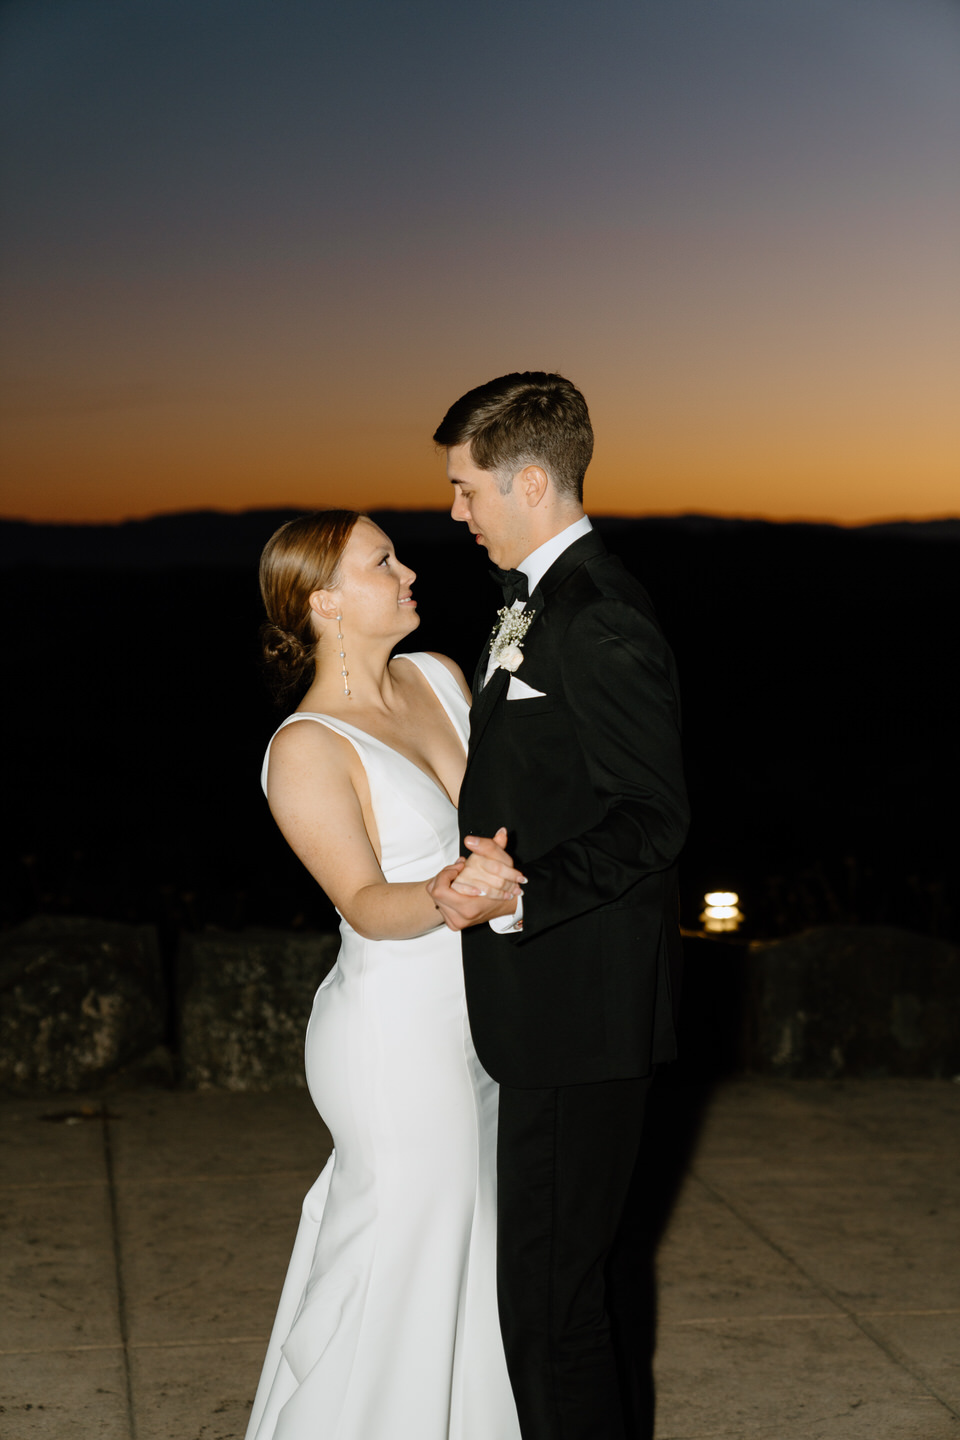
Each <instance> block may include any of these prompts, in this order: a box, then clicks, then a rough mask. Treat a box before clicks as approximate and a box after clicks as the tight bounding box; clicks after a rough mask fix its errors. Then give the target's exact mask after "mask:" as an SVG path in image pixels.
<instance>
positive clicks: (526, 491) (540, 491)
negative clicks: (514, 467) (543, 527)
mask: <svg viewBox="0 0 960 1440" xmlns="http://www.w3.org/2000/svg"><path fill="white" fill-rule="evenodd" d="M513 483H514V485H515V486H519V490H520V494H521V495H522V496H523V498H524V500H525V501H526V503H527V504H528V505H529V506H531V508H532V507H533V506H536V505H539V504H540V502H541V500H542V499H543V497H544V495H546V493H547V489H548V487H549V485H550V477H549V475H548V474H547V472H546V470H544V468H543V466H542V465H524V467H523V469H522V470H521V471H520V473H519V475H516V476H514V481H513Z"/></svg>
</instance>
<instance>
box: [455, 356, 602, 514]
mask: <svg viewBox="0 0 960 1440" xmlns="http://www.w3.org/2000/svg"><path fill="white" fill-rule="evenodd" d="M433 438H434V440H435V441H436V443H437V444H438V445H444V446H446V447H447V448H448V449H449V447H450V446H451V445H467V444H469V446H470V455H471V457H472V459H473V463H474V464H475V465H477V466H479V468H480V469H481V470H489V471H490V472H491V473H492V474H494V475H496V477H497V482H498V484H499V487H500V492H501V494H504V495H505V494H507V492H508V491H509V489H510V487H511V485H512V484H513V477H514V475H515V474H516V473H517V471H518V470H522V469H523V467H524V465H540V466H542V467H543V469H544V470H546V472H547V474H548V475H549V476H550V479H551V480H552V481H553V485H554V488H555V489H556V491H557V493H558V495H562V496H563V497H564V498H566V499H569V500H576V501H578V502H579V501H582V500H583V477H584V475H585V474H586V470H587V466H588V465H589V464H590V457H591V456H592V454H593V428H592V426H591V424H590V415H589V413H588V411H587V402H586V400H584V398H583V396H582V395H581V394H580V391H579V390H578V389H577V388H576V386H575V385H571V383H570V381H569V380H565V379H564V378H563V376H562V375H548V374H547V373H546V372H545V371H543V370H524V371H523V372H522V373H520V374H515V375H501V376H500V377H499V379H497V380H490V381H488V382H487V384H486V385H478V386H477V388H476V389H475V390H468V391H467V393H466V395H461V397H460V399H459V400H457V401H456V403H455V404H453V405H451V406H450V409H449V410H448V411H447V413H446V415H444V417H443V420H442V421H441V422H440V426H439V428H438V430H437V432H436V434H435V435H434V437H433Z"/></svg>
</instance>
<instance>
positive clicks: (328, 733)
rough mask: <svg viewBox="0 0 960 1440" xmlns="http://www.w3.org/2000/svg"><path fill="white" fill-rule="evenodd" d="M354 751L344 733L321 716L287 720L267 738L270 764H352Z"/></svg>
mask: <svg viewBox="0 0 960 1440" xmlns="http://www.w3.org/2000/svg"><path fill="white" fill-rule="evenodd" d="M355 756H356V751H355V750H354V748H353V746H352V745H351V744H350V741H349V740H348V739H347V738H346V736H344V735H338V734H337V732H336V731H335V730H331V729H330V727H329V725H325V724H324V723H323V721H322V720H315V719H314V718H313V717H312V716H308V715H304V716H303V718H302V719H299V720H296V721H293V720H291V721H289V722H288V723H287V724H286V725H283V726H281V728H280V729H279V730H278V731H277V732H276V734H275V735H274V737H273V739H272V741H271V742H270V761H271V764H272V765H274V764H278V765H280V766H282V767H286V766H288V765H289V766H299V765H303V764H311V763H312V764H315V765H316V764H320V765H324V766H326V765H330V764H335V765H339V766H343V765H346V766H347V767H348V768H351V769H352V767H353V762H354V759H355Z"/></svg>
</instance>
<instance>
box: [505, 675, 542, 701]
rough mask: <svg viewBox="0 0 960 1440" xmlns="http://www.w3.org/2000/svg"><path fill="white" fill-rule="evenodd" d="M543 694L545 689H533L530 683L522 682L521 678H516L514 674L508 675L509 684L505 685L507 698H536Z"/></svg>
mask: <svg viewBox="0 0 960 1440" xmlns="http://www.w3.org/2000/svg"><path fill="white" fill-rule="evenodd" d="M544 694H546V691H544V690H534V688H533V686H532V685H526V684H524V682H523V681H522V680H518V679H517V677H516V675H511V676H510V684H509V686H508V687H507V699H508V700H538V699H539V698H540V697H541V696H542V695H544Z"/></svg>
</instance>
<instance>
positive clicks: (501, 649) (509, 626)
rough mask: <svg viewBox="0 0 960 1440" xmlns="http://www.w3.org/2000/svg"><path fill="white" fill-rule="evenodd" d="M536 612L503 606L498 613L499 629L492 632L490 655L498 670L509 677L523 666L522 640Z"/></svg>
mask: <svg viewBox="0 0 960 1440" xmlns="http://www.w3.org/2000/svg"><path fill="white" fill-rule="evenodd" d="M536 613H537V612H536V610H514V609H512V608H511V607H509V606H506V605H505V606H504V607H503V609H502V610H500V611H498V619H499V621H500V627H499V629H496V628H495V630H494V634H493V637H492V639H491V641H490V653H491V655H492V656H493V658H494V660H495V661H496V664H497V667H498V669H500V670H509V671H510V673H511V675H512V674H513V672H514V671H515V670H518V669H519V668H520V666H521V665H522V664H523V640H524V636H525V635H526V633H527V631H528V630H529V629H530V626H531V624H532V622H533V617H534V615H536Z"/></svg>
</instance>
